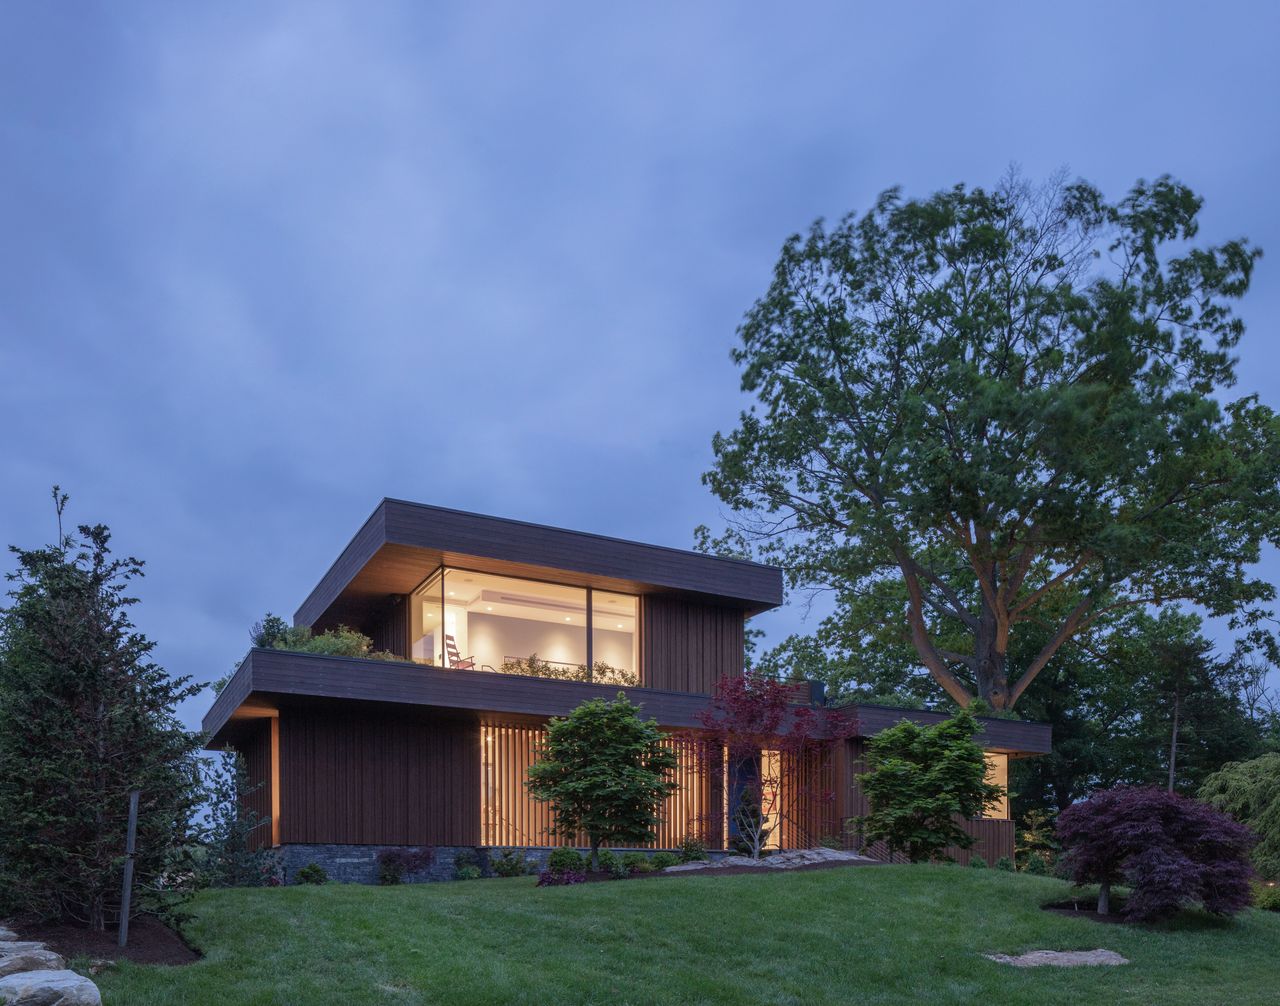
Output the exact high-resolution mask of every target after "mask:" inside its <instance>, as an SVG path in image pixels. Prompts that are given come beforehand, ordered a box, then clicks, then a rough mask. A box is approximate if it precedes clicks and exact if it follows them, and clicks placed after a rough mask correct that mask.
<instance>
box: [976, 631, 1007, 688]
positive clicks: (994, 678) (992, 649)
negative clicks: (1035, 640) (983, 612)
mask: <svg viewBox="0 0 1280 1006" xmlns="http://www.w3.org/2000/svg"><path fill="white" fill-rule="evenodd" d="M976 642H977V646H976V647H975V651H974V653H975V657H976V661H977V673H976V674H975V678H976V679H977V685H978V698H980V699H981V700H982V701H983V702H985V703H986V704H987V705H989V706H990V707H991V708H992V709H1008V708H1009V706H1010V705H1011V703H1010V701H1009V695H1010V692H1009V677H1008V655H1007V654H1006V653H1004V651H1002V650H1001V649H1000V648H999V647H998V645H997V643H996V630H995V624H994V620H993V621H992V623H991V624H990V625H988V624H987V619H986V618H983V620H982V622H981V624H980V626H979V629H978V638H977V640H976Z"/></svg>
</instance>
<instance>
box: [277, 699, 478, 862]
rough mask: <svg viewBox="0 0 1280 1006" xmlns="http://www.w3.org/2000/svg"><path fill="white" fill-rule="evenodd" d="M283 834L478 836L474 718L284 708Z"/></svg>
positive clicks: (374, 841) (436, 839) (318, 837)
mask: <svg viewBox="0 0 1280 1006" xmlns="http://www.w3.org/2000/svg"><path fill="white" fill-rule="evenodd" d="M280 819H281V820H280V831H281V841H282V842H286V843H287V842H316V843H338V844H354V845H476V844H478V843H479V841H480V734H479V726H478V724H476V723H474V722H465V721H459V720H452V719H444V718H439V717H432V716H423V715H412V714H405V713H403V712H394V711H377V712H372V711H367V710H366V711H356V710H350V711H341V712H335V711H329V710H318V709H283V710H281V714H280Z"/></svg>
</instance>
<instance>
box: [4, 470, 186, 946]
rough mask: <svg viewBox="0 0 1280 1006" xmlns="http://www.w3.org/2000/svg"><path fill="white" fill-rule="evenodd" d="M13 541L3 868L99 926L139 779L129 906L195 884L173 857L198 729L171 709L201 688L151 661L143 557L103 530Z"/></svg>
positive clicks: (24, 890) (109, 907) (37, 904)
mask: <svg viewBox="0 0 1280 1006" xmlns="http://www.w3.org/2000/svg"><path fill="white" fill-rule="evenodd" d="M54 499H55V504H56V506H57V512H58V525H59V527H58V542H57V544H56V545H52V546H49V547H47V548H41V549H20V548H14V549H13V550H12V551H13V552H14V554H15V555H16V557H17V562H18V568H17V571H16V572H14V573H12V574H10V579H11V580H12V581H13V583H14V584H15V586H14V589H13V590H11V591H10V593H9V596H10V598H11V599H12V601H11V603H10V605H9V606H8V607H7V608H5V609H4V610H3V612H0V875H2V876H0V879H2V880H3V881H4V882H5V886H6V887H7V889H8V892H9V894H10V896H11V897H12V898H13V900H14V901H15V904H14V905H12V906H11V907H13V908H15V909H17V910H18V911H20V912H23V913H30V914H49V915H61V916H64V917H67V918H70V919H74V920H76V921H79V922H81V923H83V924H85V925H87V926H89V927H90V928H93V929H102V928H104V926H106V925H108V924H110V923H112V922H114V921H115V920H116V919H117V918H118V917H119V913H120V889H121V877H122V870H123V864H124V854H125V833H126V827H127V823H128V809H129V792H130V790H134V789H137V790H140V791H141V798H140V800H139V805H138V825H137V853H136V856H135V859H134V874H133V876H134V883H135V887H136V889H137V893H136V894H135V898H134V901H133V907H134V911H135V912H136V911H139V910H155V909H157V908H160V907H164V906H165V905H169V904H171V903H172V900H173V897H174V896H175V895H178V894H180V893H181V892H182V891H183V889H184V887H187V886H189V882H190V876H191V872H190V869H189V868H188V867H184V866H183V864H182V863H180V862H178V861H177V860H176V858H175V857H177V856H178V855H179V853H180V851H181V850H182V849H183V848H184V847H187V846H189V843H190V842H191V841H192V839H193V837H194V833H193V831H192V828H191V821H192V815H193V813H194V811H195V810H196V808H197V806H198V804H199V802H200V798H201V794H202V790H201V786H200V779H199V773H198V771H197V754H198V752H199V749H200V737H199V735H198V734H193V733H191V732H189V731H187V730H186V729H184V728H183V726H182V724H181V723H180V722H179V721H178V718H177V716H176V715H175V708H176V706H177V704H178V703H179V702H181V701H182V700H183V699H185V698H189V697H190V696H192V695H194V694H196V693H197V692H199V691H200V689H201V687H202V686H200V685H193V684H191V682H190V679H189V678H185V677H183V678H171V677H170V676H169V675H168V674H166V673H165V671H164V669H163V668H162V667H160V666H159V665H158V664H156V663H155V662H154V661H152V659H151V652H152V650H153V648H154V645H155V644H154V643H153V642H151V641H150V640H149V639H147V638H146V637H145V636H143V635H142V634H141V633H139V632H138V631H137V630H136V629H135V627H134V626H133V624H132V622H131V621H130V620H129V614H128V610H129V607H130V606H131V605H132V604H134V603H135V602H134V599H133V598H131V597H129V596H128V593H127V592H128V589H129V586H130V584H131V582H132V581H133V580H134V579H135V578H136V577H138V576H140V575H141V573H142V563H141V562H140V561H138V560H137V559H132V558H128V559H118V558H113V557H112V555H111V550H110V547H109V542H110V538H111V535H110V532H109V531H108V530H107V528H106V527H105V526H103V525H101V524H96V525H92V526H89V525H81V526H80V528H79V534H78V536H73V535H65V536H64V535H63V533H62V526H61V525H62V513H63V508H64V506H65V504H66V496H65V495H64V494H62V493H60V492H59V491H58V490H57V488H56V487H55V489H54Z"/></svg>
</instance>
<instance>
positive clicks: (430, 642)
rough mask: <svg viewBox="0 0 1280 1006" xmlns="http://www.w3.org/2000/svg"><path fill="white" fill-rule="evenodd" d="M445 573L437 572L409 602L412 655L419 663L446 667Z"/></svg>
mask: <svg viewBox="0 0 1280 1006" xmlns="http://www.w3.org/2000/svg"><path fill="white" fill-rule="evenodd" d="M443 584H444V571H443V570H437V571H436V572H435V573H434V574H433V575H432V576H431V577H430V578H428V580H427V582H426V583H424V584H423V585H422V586H421V587H419V588H418V589H417V590H416V591H415V592H414V595H413V598H412V599H411V600H410V603H409V639H410V640H411V643H410V651H409V652H410V654H411V656H412V657H413V659H414V660H416V661H417V662H418V663H420V664H433V665H434V666H436V667H444V666H445V661H444V605H443V603H442V598H443V596H444V595H443V593H442V588H443Z"/></svg>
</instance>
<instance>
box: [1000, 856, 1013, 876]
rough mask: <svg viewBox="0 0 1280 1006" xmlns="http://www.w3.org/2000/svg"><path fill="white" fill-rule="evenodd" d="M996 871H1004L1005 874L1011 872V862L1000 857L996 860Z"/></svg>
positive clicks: (1006, 857) (1004, 857)
mask: <svg viewBox="0 0 1280 1006" xmlns="http://www.w3.org/2000/svg"><path fill="white" fill-rule="evenodd" d="M996 869H997V870H1004V871H1005V872H1006V873H1012V872H1013V860H1012V859H1010V858H1009V857H1008V856H1001V857H1000V858H999V859H997V860H996Z"/></svg>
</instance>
